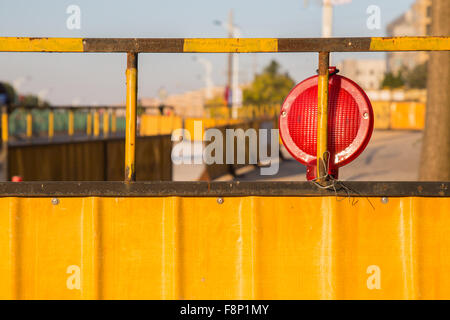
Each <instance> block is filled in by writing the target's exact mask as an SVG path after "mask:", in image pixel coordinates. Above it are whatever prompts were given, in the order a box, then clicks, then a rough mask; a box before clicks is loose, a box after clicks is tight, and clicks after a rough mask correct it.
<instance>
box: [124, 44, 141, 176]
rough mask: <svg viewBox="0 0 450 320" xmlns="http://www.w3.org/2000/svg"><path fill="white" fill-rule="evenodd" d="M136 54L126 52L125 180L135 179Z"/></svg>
mask: <svg viewBox="0 0 450 320" xmlns="http://www.w3.org/2000/svg"><path fill="white" fill-rule="evenodd" d="M137 76H138V55H137V53H135V52H128V53H127V70H126V86H127V98H126V111H125V113H126V129H125V181H126V182H131V181H136V148H135V147H136V122H137V116H136V114H137V112H136V109H137V90H138V87H137Z"/></svg>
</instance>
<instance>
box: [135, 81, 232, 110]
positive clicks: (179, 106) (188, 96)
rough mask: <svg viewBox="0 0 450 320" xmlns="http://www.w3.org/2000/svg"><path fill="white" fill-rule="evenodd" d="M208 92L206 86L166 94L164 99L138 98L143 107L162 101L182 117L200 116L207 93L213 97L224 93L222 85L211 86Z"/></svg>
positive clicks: (158, 103) (156, 104) (152, 105)
mask: <svg viewBox="0 0 450 320" xmlns="http://www.w3.org/2000/svg"><path fill="white" fill-rule="evenodd" d="M211 91H212V92H210V93H208V92H207V89H206V88H202V89H199V90H193V91H188V92H184V93H180V94H172V95H168V96H167V97H166V98H165V99H164V101H162V100H161V99H158V98H141V99H140V100H139V102H140V104H141V105H142V106H143V107H157V106H159V105H160V104H162V103H164V104H165V105H168V106H172V107H174V109H175V113H176V114H178V115H180V116H183V117H202V116H203V114H204V106H205V104H206V102H207V101H208V94H211V95H212V96H213V97H217V96H220V97H223V96H224V93H225V88H224V87H213V88H211Z"/></svg>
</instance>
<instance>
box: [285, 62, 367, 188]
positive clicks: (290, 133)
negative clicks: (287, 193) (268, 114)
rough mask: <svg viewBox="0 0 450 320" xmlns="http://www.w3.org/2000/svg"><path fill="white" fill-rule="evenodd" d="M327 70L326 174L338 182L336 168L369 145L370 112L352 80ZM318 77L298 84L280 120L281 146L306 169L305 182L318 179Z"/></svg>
mask: <svg viewBox="0 0 450 320" xmlns="http://www.w3.org/2000/svg"><path fill="white" fill-rule="evenodd" d="M337 72H338V70H337V69H336V67H330V68H329V73H330V76H329V88H328V149H327V150H328V152H329V153H330V160H329V164H328V174H329V175H331V176H332V177H333V178H335V179H337V178H338V168H339V167H342V166H344V165H346V164H348V163H350V162H351V161H353V160H354V159H355V158H356V157H357V156H358V155H360V154H361V152H362V151H363V150H364V148H365V147H366V146H367V144H368V143H369V140H370V137H371V135H372V131H373V110H372V105H371V103H370V100H369V98H368V97H367V95H366V94H365V92H364V91H363V90H362V89H361V87H359V86H358V85H357V84H356V83H355V82H353V81H352V80H350V79H348V78H346V77H343V76H340V75H337V74H336V73H337ZM317 90H318V76H313V77H311V78H308V79H306V80H304V81H303V82H301V83H299V84H298V85H297V86H295V87H294V89H292V90H291V92H290V93H289V94H288V96H287V97H286V99H285V101H284V103H283V105H282V107H281V115H280V120H279V122H280V123H279V125H280V126H279V128H280V135H281V139H282V140H283V144H284V146H285V147H286V149H287V150H288V151H289V153H290V154H291V155H292V156H293V157H294V158H295V159H296V160H298V161H299V162H301V163H303V164H304V165H306V167H307V172H306V178H307V179H308V180H313V179H316V178H317V170H316V167H317V100H318V92H317Z"/></svg>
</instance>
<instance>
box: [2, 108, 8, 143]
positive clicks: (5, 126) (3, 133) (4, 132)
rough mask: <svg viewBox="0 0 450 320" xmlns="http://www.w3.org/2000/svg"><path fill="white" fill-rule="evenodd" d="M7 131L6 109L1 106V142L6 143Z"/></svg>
mask: <svg viewBox="0 0 450 320" xmlns="http://www.w3.org/2000/svg"><path fill="white" fill-rule="evenodd" d="M8 139H9V131H8V107H7V106H2V142H3V143H4V144H5V143H8Z"/></svg>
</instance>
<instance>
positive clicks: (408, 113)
mask: <svg viewBox="0 0 450 320" xmlns="http://www.w3.org/2000/svg"><path fill="white" fill-rule="evenodd" d="M372 107H373V112H374V115H375V122H374V125H375V129H403V130H423V128H424V127H425V103H421V102H394V101H372Z"/></svg>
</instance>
